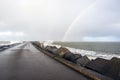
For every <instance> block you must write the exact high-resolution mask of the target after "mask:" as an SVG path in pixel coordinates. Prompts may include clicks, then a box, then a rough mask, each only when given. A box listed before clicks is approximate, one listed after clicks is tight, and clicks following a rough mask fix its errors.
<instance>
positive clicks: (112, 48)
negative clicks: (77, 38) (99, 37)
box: [53, 42, 120, 59]
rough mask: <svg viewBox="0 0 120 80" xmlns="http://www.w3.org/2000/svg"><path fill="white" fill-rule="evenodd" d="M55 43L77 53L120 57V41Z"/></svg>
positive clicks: (54, 43)
mask: <svg viewBox="0 0 120 80" xmlns="http://www.w3.org/2000/svg"><path fill="white" fill-rule="evenodd" d="M53 45H61V46H65V47H68V48H69V49H70V50H72V51H74V52H76V53H81V54H82V55H88V56H91V57H95V58H97V57H101V58H106V59H111V58H112V57H119V58H120V42H53Z"/></svg>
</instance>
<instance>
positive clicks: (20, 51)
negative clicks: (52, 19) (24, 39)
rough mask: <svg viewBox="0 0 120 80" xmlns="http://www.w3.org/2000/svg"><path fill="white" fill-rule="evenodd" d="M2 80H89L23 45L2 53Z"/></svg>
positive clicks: (0, 54) (30, 45)
mask: <svg viewBox="0 0 120 80" xmlns="http://www.w3.org/2000/svg"><path fill="white" fill-rule="evenodd" d="M0 80H89V79H87V78H86V77H84V76H83V75H81V74H79V73H77V72H76V71H74V70H72V69H70V68H68V67H66V66H65V65H63V64H61V63H59V62H57V61H56V60H54V59H52V58H50V57H48V56H47V55H45V54H43V53H41V52H40V51H38V50H37V49H36V48H35V47H34V46H33V45H32V44H31V43H29V42H28V43H22V44H20V45H18V46H15V47H13V48H10V49H7V50H5V51H3V52H0Z"/></svg>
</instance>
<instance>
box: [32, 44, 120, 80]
mask: <svg viewBox="0 0 120 80" xmlns="http://www.w3.org/2000/svg"><path fill="white" fill-rule="evenodd" d="M32 44H33V45H34V46H36V47H37V48H38V49H39V50H40V51H43V53H46V54H47V55H49V56H51V57H53V58H54V59H56V60H58V61H59V62H62V63H63V64H65V65H67V66H69V67H71V68H73V69H74V70H76V71H78V72H80V73H82V74H83V75H85V76H88V77H89V78H91V79H94V80H120V58H117V57H113V58H112V59H111V60H106V59H102V58H96V59H94V60H90V59H89V58H88V57H87V56H82V55H81V54H75V53H72V52H71V51H70V50H69V49H67V48H65V47H60V48H57V47H56V46H49V45H48V46H44V45H43V43H39V42H32Z"/></svg>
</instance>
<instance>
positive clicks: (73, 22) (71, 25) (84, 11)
mask: <svg viewBox="0 0 120 80" xmlns="http://www.w3.org/2000/svg"><path fill="white" fill-rule="evenodd" d="M94 5H95V2H93V3H92V4H91V5H90V6H88V7H87V8H86V9H84V10H83V11H82V12H81V13H80V14H79V15H78V16H77V17H76V18H75V19H74V20H73V21H72V23H71V24H70V25H69V26H68V28H67V29H66V31H65V34H64V36H63V38H62V42H63V41H65V39H66V37H67V36H68V34H69V32H70V31H71V30H72V28H73V26H74V24H75V23H76V22H77V21H78V20H79V19H80V17H82V16H83V15H84V14H85V13H86V12H87V11H88V10H89V9H90V8H92V7H93V6H94Z"/></svg>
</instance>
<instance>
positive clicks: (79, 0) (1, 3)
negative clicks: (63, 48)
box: [0, 0, 120, 41]
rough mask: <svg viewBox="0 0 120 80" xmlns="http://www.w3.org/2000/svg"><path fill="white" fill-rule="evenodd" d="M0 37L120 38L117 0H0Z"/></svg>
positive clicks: (102, 39)
mask: <svg viewBox="0 0 120 80" xmlns="http://www.w3.org/2000/svg"><path fill="white" fill-rule="evenodd" d="M0 40H40V41H43V40H56V41H120V0H0Z"/></svg>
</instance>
